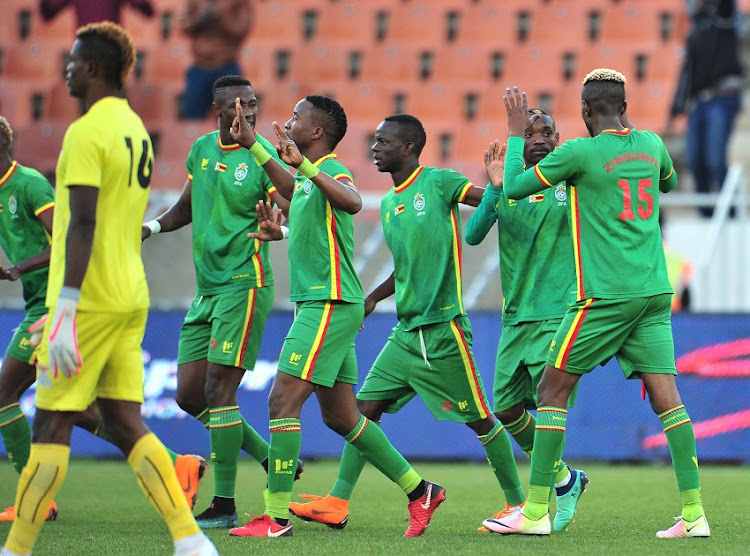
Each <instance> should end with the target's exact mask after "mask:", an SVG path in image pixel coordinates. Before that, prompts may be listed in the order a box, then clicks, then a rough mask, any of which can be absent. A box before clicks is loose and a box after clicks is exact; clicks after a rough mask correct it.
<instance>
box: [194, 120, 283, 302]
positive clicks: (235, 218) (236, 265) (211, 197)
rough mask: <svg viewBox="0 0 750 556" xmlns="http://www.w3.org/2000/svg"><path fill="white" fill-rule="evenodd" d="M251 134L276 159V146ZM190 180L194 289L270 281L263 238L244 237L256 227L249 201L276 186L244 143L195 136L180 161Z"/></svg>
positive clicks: (221, 288) (218, 290)
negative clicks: (232, 143)
mask: <svg viewBox="0 0 750 556" xmlns="http://www.w3.org/2000/svg"><path fill="white" fill-rule="evenodd" d="M255 138H256V140H257V141H258V142H259V143H261V144H262V145H263V147H264V148H265V149H266V150H267V151H268V152H269V153H271V155H272V156H274V157H275V158H276V159H277V160H278V154H277V152H276V149H275V147H274V146H273V145H271V143H270V142H269V141H268V140H266V139H265V138H263V137H261V136H260V135H259V134H256V136H255ZM186 166H187V170H188V177H189V179H190V180H192V193H191V206H192V211H193V262H194V264H195V275H196V280H197V286H198V287H197V293H198V294H199V295H213V294H216V293H221V292H225V291H232V290H238V289H250V288H260V287H262V286H267V285H270V284H273V271H272V269H271V260H270V258H269V256H268V243H267V242H264V241H259V240H250V239H248V238H247V233H248V232H257V231H258V230H259V226H258V217H257V215H256V213H255V205H256V204H257V203H258V202H260V201H267V200H270V198H271V195H273V194H274V193H275V192H276V188H275V187H274V186H273V184H272V183H271V180H270V179H269V178H268V175H267V174H266V173H265V171H264V170H263V168H262V167H260V166H259V165H258V164H257V162H256V161H255V157H253V155H252V154H251V153H250V151H248V150H247V149H245V148H242V147H241V146H239V145H237V144H234V145H223V144H221V140H220V139H219V132H218V130H217V131H214V132H212V133H209V134H207V135H204V136H203V137H199V138H198V139H197V140H196V141H195V143H193V146H192V148H191V149H190V154H189V155H188V158H187V162H186Z"/></svg>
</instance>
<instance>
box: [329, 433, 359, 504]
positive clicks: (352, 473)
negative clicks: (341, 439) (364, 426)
mask: <svg viewBox="0 0 750 556" xmlns="http://www.w3.org/2000/svg"><path fill="white" fill-rule="evenodd" d="M366 463H367V459H366V458H365V456H363V455H362V454H360V452H359V450H358V449H357V448H355V447H354V445H353V444H350V443H349V442H347V443H346V445H344V453H343V454H341V461H340V462H339V474H338V477H336V483H334V485H333V488H332V489H331V496H335V497H336V498H341V499H342V500H349V499H350V498H351V497H352V492H353V491H354V486H355V485H356V484H357V481H358V480H359V476H360V475H361V474H362V470H363V469H364V468H365V464H366Z"/></svg>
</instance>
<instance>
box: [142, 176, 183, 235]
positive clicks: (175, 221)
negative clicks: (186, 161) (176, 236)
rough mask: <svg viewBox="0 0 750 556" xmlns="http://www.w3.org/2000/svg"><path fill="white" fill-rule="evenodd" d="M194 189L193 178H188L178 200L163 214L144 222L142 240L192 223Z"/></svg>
mask: <svg viewBox="0 0 750 556" xmlns="http://www.w3.org/2000/svg"><path fill="white" fill-rule="evenodd" d="M192 191H193V180H191V179H190V178H188V180H187V181H186V182H185V187H184V188H183V189H182V193H181V194H180V198H179V199H177V202H176V203H175V204H173V205H172V206H171V207H169V209H167V212H165V213H164V214H162V215H161V216H159V217H157V218H156V219H154V220H151V221H149V222H145V223H144V224H143V226H142V227H141V241H143V240H145V239H146V238H148V237H151V236H152V235H154V234H158V233H163V232H173V231H175V230H179V229H180V228H182V227H183V226H187V225H188V224H190V223H191V222H192V221H193V209H192V206H191V196H192Z"/></svg>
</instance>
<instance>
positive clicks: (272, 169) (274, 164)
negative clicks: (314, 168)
mask: <svg viewBox="0 0 750 556" xmlns="http://www.w3.org/2000/svg"><path fill="white" fill-rule="evenodd" d="M263 170H264V171H265V172H266V174H267V175H268V179H270V180H271V183H272V184H273V186H274V187H275V188H276V190H277V191H278V192H279V195H280V196H282V197H284V199H286V200H287V201H291V200H292V195H293V194H294V174H292V173H290V172H289V170H287V169H286V168H284V165H283V164H281V163H280V162H279V161H278V160H276V159H275V158H273V157H271V158H269V159H268V161H267V162H265V163H264V164H263Z"/></svg>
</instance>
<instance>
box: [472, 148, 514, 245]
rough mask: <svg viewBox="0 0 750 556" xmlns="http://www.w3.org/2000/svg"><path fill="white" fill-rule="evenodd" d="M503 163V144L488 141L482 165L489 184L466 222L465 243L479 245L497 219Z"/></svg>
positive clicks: (501, 188) (501, 187)
mask: <svg viewBox="0 0 750 556" xmlns="http://www.w3.org/2000/svg"><path fill="white" fill-rule="evenodd" d="M504 165H505V145H503V146H502V147H500V142H499V141H493V142H492V143H490V147H489V149H487V150H486V151H484V166H485V169H486V170H487V177H488V178H489V180H490V184H489V185H488V186H487V188H486V189H485V190H484V196H483V197H482V202H481V203H479V207H478V208H477V210H476V211H474V214H472V215H471V218H469V221H468V222H467V223H466V233H465V235H464V237H465V238H466V243H468V244H469V245H479V244H480V243H481V242H482V240H483V239H484V238H485V237H487V234H488V233H489V231H490V230H491V229H492V226H494V224H495V222H496V221H497V204H498V202H499V201H500V198H501V194H502V190H503V167H504Z"/></svg>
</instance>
